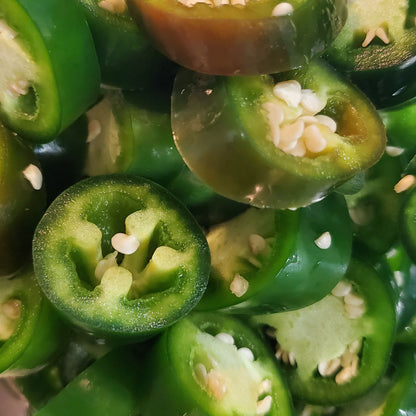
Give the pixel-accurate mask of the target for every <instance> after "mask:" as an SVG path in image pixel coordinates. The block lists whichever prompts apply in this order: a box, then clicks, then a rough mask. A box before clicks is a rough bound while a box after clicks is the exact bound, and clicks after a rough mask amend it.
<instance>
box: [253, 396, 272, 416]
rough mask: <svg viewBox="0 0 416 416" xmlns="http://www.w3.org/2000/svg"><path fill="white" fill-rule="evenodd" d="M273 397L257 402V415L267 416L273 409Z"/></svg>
mask: <svg viewBox="0 0 416 416" xmlns="http://www.w3.org/2000/svg"><path fill="white" fill-rule="evenodd" d="M272 403H273V399H272V396H270V395H269V396H266V397H264V398H263V399H261V400H259V401H258V402H257V409H256V415H259V416H260V415H265V414H266V413H267V412H269V411H270V409H271V408H272Z"/></svg>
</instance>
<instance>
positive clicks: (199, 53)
mask: <svg viewBox="0 0 416 416" xmlns="http://www.w3.org/2000/svg"><path fill="white" fill-rule="evenodd" d="M345 3H346V2H345V1H344V0H290V2H289V3H286V2H281V1H276V0H262V1H251V0H230V1H228V0H227V1H218V0H177V1H176V0H175V1H167V0H158V1H152V0H130V1H129V5H130V6H131V8H132V9H133V10H134V11H137V18H138V20H139V21H140V23H141V24H143V25H144V27H145V28H146V29H147V30H148V32H149V35H150V37H151V38H152V39H153V41H154V44H155V46H156V47H157V48H158V49H159V50H160V51H162V52H163V53H164V54H166V56H167V57H168V58H170V59H172V60H173V61H175V62H177V63H179V64H180V65H182V66H185V67H187V68H190V69H192V70H194V71H197V72H202V73H207V74H214V75H256V74H270V73H274V72H281V71H287V70H289V69H292V68H296V67H299V66H301V65H304V64H305V63H307V62H308V61H309V60H310V59H311V58H312V57H314V56H317V55H319V54H320V53H321V52H323V50H324V49H325V47H326V46H328V45H329V44H330V42H331V41H332V40H333V39H334V38H335V36H336V35H337V34H338V33H339V32H340V30H341V28H342V26H343V24H344V22H345V20H346V4H345Z"/></svg>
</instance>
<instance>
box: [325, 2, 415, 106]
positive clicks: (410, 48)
mask: <svg viewBox="0 0 416 416" xmlns="http://www.w3.org/2000/svg"><path fill="white" fill-rule="evenodd" d="M415 17H416V8H415V7H414V4H413V2H412V1H409V0H376V1H372V2H368V1H366V0H356V1H353V2H349V4H348V19H347V22H346V24H345V26H344V28H343V29H342V31H341V33H340V34H339V36H338V37H337V38H336V39H335V41H334V42H333V43H332V44H331V46H330V47H329V49H328V50H327V51H326V54H327V58H328V60H329V61H330V62H331V63H332V64H333V65H334V66H335V67H336V68H338V69H339V70H340V71H341V72H343V73H346V74H348V76H349V77H350V78H351V80H352V81H353V82H354V83H355V84H356V85H358V86H359V87H360V88H361V89H362V90H363V91H364V92H365V93H366V94H367V95H368V96H369V97H370V98H371V100H372V101H373V102H374V103H375V105H376V106H377V107H379V108H385V107H391V106H394V105H397V104H400V103H402V102H404V101H406V100H408V99H411V98H413V97H414V96H415V95H416V82H415V75H416V29H415V21H414V20H415Z"/></svg>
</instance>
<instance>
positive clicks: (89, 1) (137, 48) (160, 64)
mask: <svg viewBox="0 0 416 416" xmlns="http://www.w3.org/2000/svg"><path fill="white" fill-rule="evenodd" d="M77 2H78V3H79V4H80V5H81V6H82V8H83V11H84V13H85V17H86V19H87V21H88V25H89V27H90V29H91V33H92V36H93V39H94V44H95V49H96V51H97V56H98V60H99V63H100V68H101V73H102V79H103V82H104V83H105V84H106V85H112V86H115V87H119V88H124V89H129V90H135V89H140V88H143V87H146V88H147V87H149V85H153V86H154V87H160V85H161V84H162V85H165V84H167V81H168V80H169V79H172V78H173V74H174V71H173V68H174V65H173V64H172V63H171V62H170V61H168V60H167V59H166V58H165V57H164V56H163V55H161V54H160V53H159V52H157V51H156V50H155V49H154V48H153V47H152V46H151V44H150V41H149V40H148V39H147V35H146V33H145V31H144V29H143V28H142V27H141V26H139V25H137V24H136V23H135V22H134V21H133V18H132V16H131V15H130V13H129V11H128V9H127V5H126V2H125V1H112V0H77Z"/></svg>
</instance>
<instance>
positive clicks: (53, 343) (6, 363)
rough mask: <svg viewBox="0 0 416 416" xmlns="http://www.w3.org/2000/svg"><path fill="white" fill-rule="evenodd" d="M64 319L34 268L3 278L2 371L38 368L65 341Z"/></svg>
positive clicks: (11, 373) (23, 371) (22, 371)
mask: <svg viewBox="0 0 416 416" xmlns="http://www.w3.org/2000/svg"><path fill="white" fill-rule="evenodd" d="M62 328H63V326H62V322H61V321H60V320H59V319H58V316H57V314H56V313H55V311H54V310H53V308H52V307H51V305H50V304H49V302H48V301H47V299H46V298H45V297H44V296H43V294H42V292H41V290H40V288H39V286H38V285H37V283H36V280H35V277H34V274H33V270H32V269H24V270H23V271H21V272H19V274H17V275H16V276H15V277H13V278H6V277H2V278H0V373H1V374H2V375H3V376H4V375H6V376H22V375H25V374H28V373H30V372H32V371H36V370H38V369H39V368H40V367H41V366H43V365H45V363H46V362H47V361H48V360H49V359H50V358H51V356H52V354H54V353H55V352H56V351H57V350H58V347H59V346H60V345H61V342H62V340H63V336H62V335H63V331H62Z"/></svg>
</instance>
